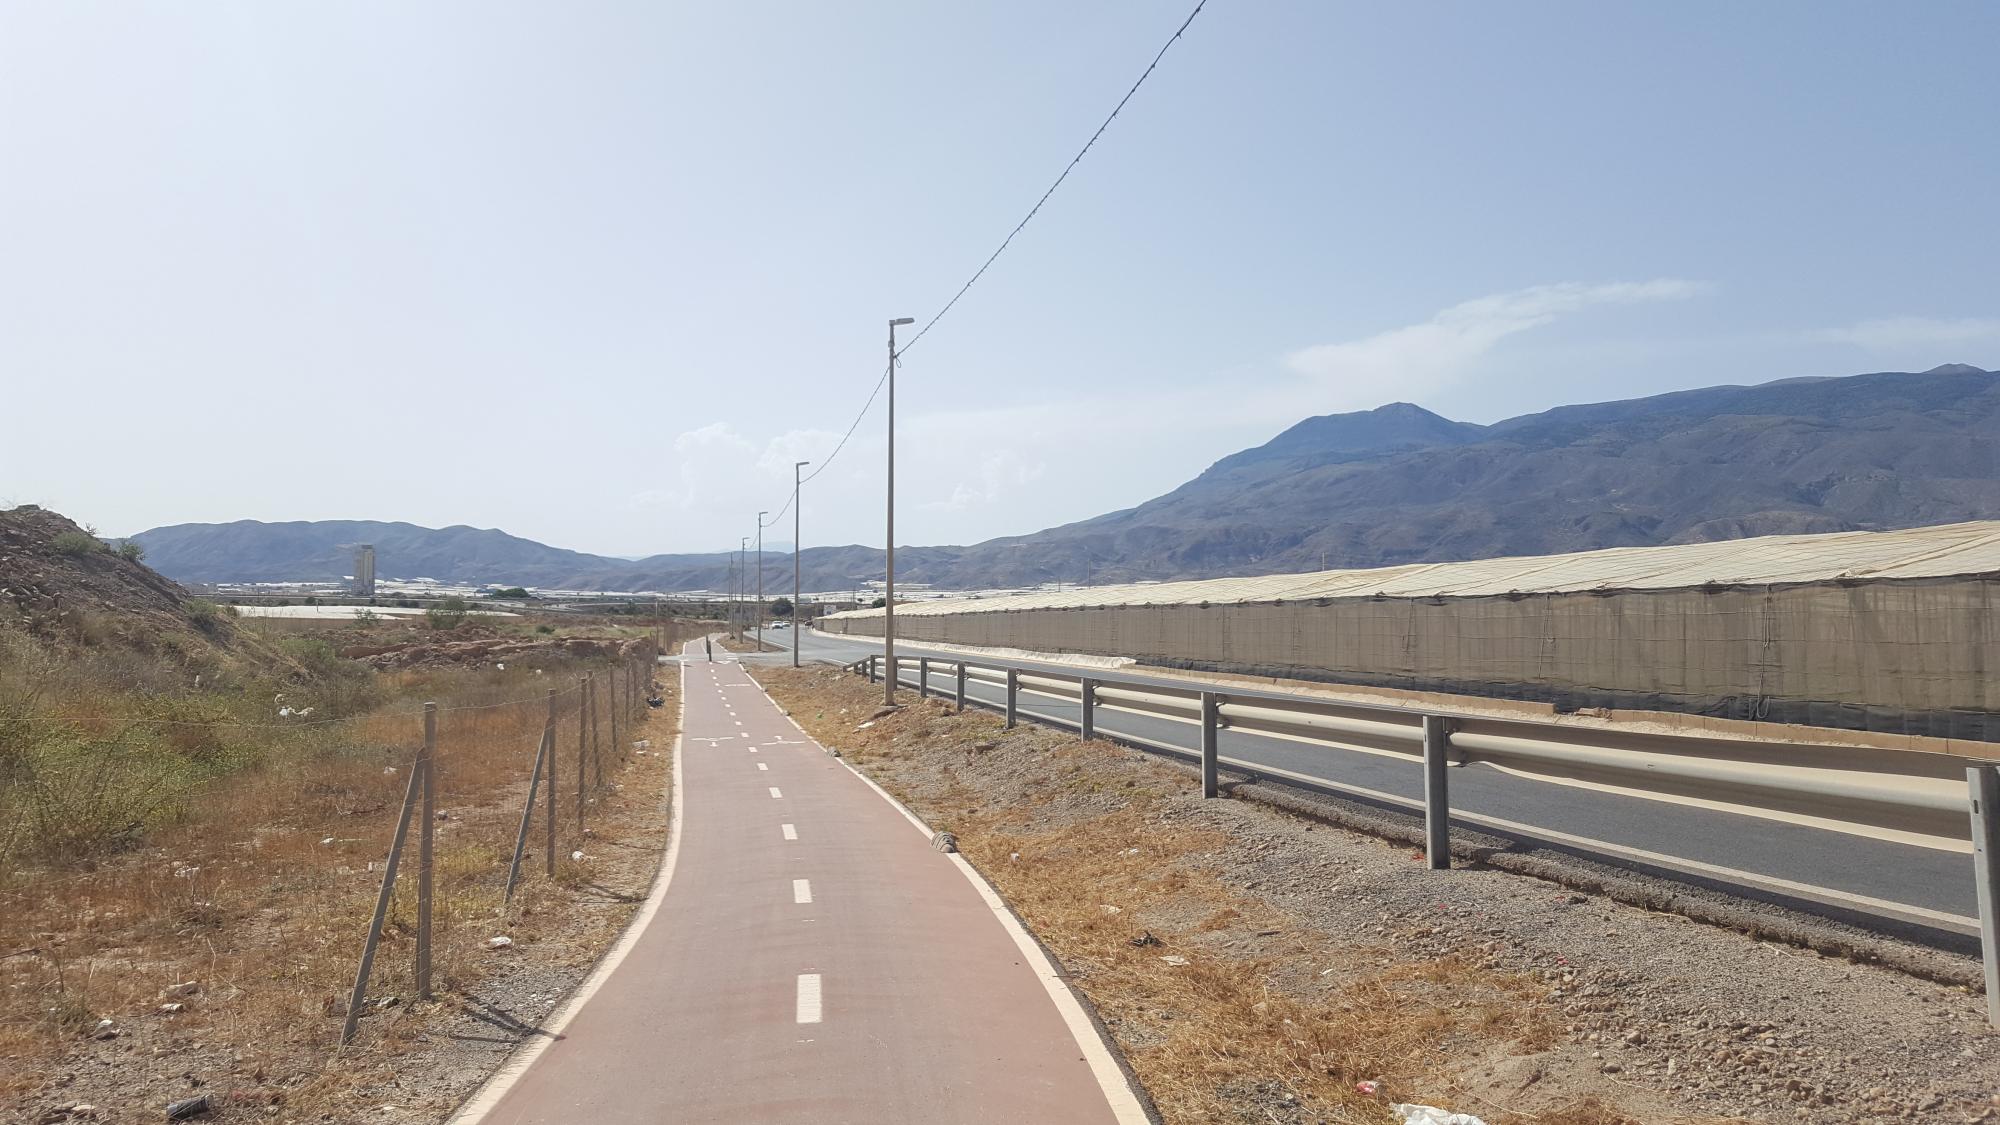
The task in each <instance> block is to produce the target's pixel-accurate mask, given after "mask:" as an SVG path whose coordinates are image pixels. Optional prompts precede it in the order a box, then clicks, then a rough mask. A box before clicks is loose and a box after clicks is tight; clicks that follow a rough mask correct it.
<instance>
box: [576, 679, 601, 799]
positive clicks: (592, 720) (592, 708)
mask: <svg viewBox="0 0 2000 1125" xmlns="http://www.w3.org/2000/svg"><path fill="white" fill-rule="evenodd" d="M576 692H577V695H576V697H577V699H578V700H579V701H581V704H582V707H583V709H582V710H580V711H578V712H577V713H576V830H577V831H578V832H582V831H583V787H584V780H585V779H586V778H588V777H589V776H590V746H591V744H592V743H594V742H595V741H596V740H595V739H592V740H591V741H590V742H586V741H584V737H585V735H587V734H589V733H590V728H591V727H593V726H595V725H596V723H597V703H596V700H594V699H592V698H591V696H593V695H595V694H597V693H596V692H594V691H592V690H591V683H590V673H588V672H585V673H584V674H583V679H582V680H581V681H579V682H578V683H577V685H576Z"/></svg>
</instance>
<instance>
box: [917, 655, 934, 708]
mask: <svg viewBox="0 0 2000 1125" xmlns="http://www.w3.org/2000/svg"><path fill="white" fill-rule="evenodd" d="M930 697H931V658H930V657H928V656H919V657H917V698H918V699H929V698H930Z"/></svg>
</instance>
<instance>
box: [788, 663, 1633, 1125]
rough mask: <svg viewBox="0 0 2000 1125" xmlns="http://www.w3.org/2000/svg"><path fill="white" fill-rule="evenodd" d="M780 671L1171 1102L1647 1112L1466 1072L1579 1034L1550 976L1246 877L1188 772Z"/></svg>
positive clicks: (792, 701) (1184, 1110) (1562, 1122)
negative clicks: (1402, 947)
mask: <svg viewBox="0 0 2000 1125" xmlns="http://www.w3.org/2000/svg"><path fill="white" fill-rule="evenodd" d="M765 682H766V684H767V686H769V687H770V689H771V691H772V693H773V694H774V695H776V696H777V697H778V698H779V700H780V701H781V702H782V703H784V705H785V706H786V707H787V708H788V709H790V710H791V711H792V712H793V714H794V715H796V716H798V717H799V718H800V720H801V722H803V723H804V725H805V726H806V727H807V729H808V730H810V731H812V733H813V734H814V736H815V737H817V738H819V739H821V740H822V741H823V742H825V743H826V744H827V745H830V746H837V747H839V748H840V749H841V750H842V752H843V753H844V754H846V755H847V756H848V758H849V759H850V760H851V761H853V762H854V763H855V764H856V765H857V766H858V767H860V768H862V769H864V770H866V771H868V772H869V773H870V775H871V776H873V777H875V778H876V780H877V781H879V782H880V783H882V784H883V785H884V786H885V787H886V788H888V789H890V790H891V792H893V793H895V794H896V796H897V797H898V798H899V799H901V800H904V801H905V802H906V803H908V804H910V806H911V807H912V808H913V809H915V810H916V811H917V812H918V813H919V815H921V816H923V817H925V818H926V819H927V820H928V821H929V822H930V823H931V824H932V825H933V826H934V827H937V828H940V829H947V830H949V831H951V832H953V833H955V834H956V835H957V837H958V841H959V848H960V850H961V851H962V852H964V853H965V854H966V856H967V858H969V859H970V860H971V861H972V862H973V863H974V864H975V865H976V866H977V867H978V868H979V869H980V870H981V871H982V872H984V873H985V874H986V875H987V877H988V878H990V879H992V880H993V882H994V883H995V885H996V886H997V887H998V888H999V890H1000V892H1001V893H1002V895H1004V896H1005V898H1006V899H1007V901H1008V902H1009V903H1010V904H1011V905H1012V906H1013V907H1014V909H1015V910H1016V911H1017V912H1018V913H1019V914H1020V915H1021V917H1022V918H1023V919H1024V920H1025V921H1026V922H1027V924H1028V926H1029V927H1030V928H1031V929H1032V930H1033V931H1034V932H1035V933H1036V934H1037V935H1038V936H1039V937H1040V938H1041V939H1042V940H1043V941H1044V942H1046V943H1047V944H1048V945H1049V947H1050V948H1051V949H1052V950H1053V951H1054V952H1055V953H1056V955H1057V956H1058V957H1059V958H1060V959H1061V961H1062V963H1063V964H1064V966H1065V967H1066V968H1067V969H1068V970H1069V972H1070V973H1071V975H1072V977H1073V979H1074V980H1075V981H1076V983H1077V984H1078V985H1079V987H1081V988H1082V990H1083V991H1084V992H1085V994H1086V995H1088V996H1089V998H1090V1000H1091V1001H1092V1003H1093V1004H1094V1005H1095V1006H1096V1007H1097V1009H1098V1011H1099V1013H1100V1014H1101V1015H1102V1017H1103V1018H1104V1020H1105V1022H1106V1024H1107V1026H1108V1027H1110V1028H1111V1029H1112V1031H1113V1034H1114V1036H1115V1037H1116V1038H1117V1040H1118V1042H1119V1045H1120V1046H1121V1047H1122V1048H1123V1050H1124V1053H1125V1055H1126V1057H1127V1059H1128V1060H1129V1062H1130V1063H1131V1065H1132V1067H1133V1069H1134V1071H1135V1072H1136V1073H1137V1075H1138V1076H1139V1078H1140V1081H1141V1082H1142V1083H1143V1085H1144V1086H1145V1088H1146V1090H1147V1091H1148V1092H1149V1093H1150V1095H1151V1096H1152V1098H1153V1100H1154V1102H1155V1104H1156V1105H1157V1106H1158V1108H1159V1109H1160V1111H1161V1113H1162V1115H1163V1116H1164V1117H1165V1119H1166V1120H1167V1121H1169V1122H1176V1123H1178V1122H1235V1121H1267V1120H1268V1121H1278V1122H1295V1121H1296V1122H1306V1121H1341V1122H1384V1121H1390V1120H1393V1118H1392V1117H1391V1115H1390V1114H1389V1112H1388V1110H1387V1107H1386V1104H1385V1102H1384V1100H1383V1099H1382V1098H1380V1097H1370V1096H1368V1095H1366V1094H1364V1093H1362V1092H1361V1091H1360V1090H1358V1089H1357V1083H1360V1082H1363V1081H1374V1082H1379V1083H1380V1084H1381V1089H1382V1091H1383V1092H1384V1093H1385V1094H1393V1095H1394V1096H1395V1097H1396V1099H1397V1100H1415V1101H1421V1102H1429V1103H1431V1104H1442V1105H1450V1106H1453V1107H1454V1108H1458V1109H1462V1110H1466V1111H1469V1112H1474V1113H1477V1114H1479V1115H1480V1116H1482V1117H1484V1118H1485V1119H1486V1120H1487V1121H1489V1122H1492V1123H1494V1125H1512V1123H1524V1122H1538V1123H1543V1125H1586V1123H1589V1125H1614V1123H1629V1122H1631V1121H1632V1120H1633V1119H1632V1118H1630V1117H1628V1116H1626V1115H1625V1114H1623V1113H1622V1112H1621V1111H1619V1110H1618V1109H1617V1108H1616V1107H1615V1106H1613V1105H1612V1104H1610V1103H1609V1102H1608V1101H1605V1100H1602V1099H1600V1098H1597V1097H1595V1096H1579V1097H1575V1098H1572V1099H1571V1100H1570V1101H1569V1102H1568V1103H1566V1104H1564V1103H1561V1102H1558V1103H1557V1104H1553V1105H1551V1104H1550V1102H1549V1100H1548V1099H1546V1098H1543V1099H1542V1101H1541V1103H1540V1107H1539V1109H1538V1112H1535V1113H1530V1112H1526V1111H1525V1110H1516V1109H1510V1108H1509V1107H1507V1106H1502V1105H1496V1104H1493V1103H1492V1102H1489V1101H1486V1100H1484V1099H1482V1098H1481V1097H1480V1096H1479V1095H1478V1094H1477V1093H1476V1092H1475V1091H1473V1090H1472V1089H1470V1088H1468V1086H1467V1085H1466V1084H1465V1083H1463V1082H1461V1081H1460V1076H1461V1075H1462V1074H1463V1073H1465V1064H1466V1063H1467V1062H1468V1061H1469V1060H1473V1059H1478V1058H1487V1059H1491V1058H1494V1057H1495V1056H1496V1055H1497V1056H1498V1057H1501V1058H1507V1057H1514V1056H1526V1055H1533V1054H1535V1053H1537V1052H1540V1051H1544V1050H1546V1049H1547V1048H1548V1047H1550V1046H1552V1045H1553V1044H1554V1043H1555V1042H1556V1041H1557V1040H1558V1039H1559V1038H1560V1037H1561V1033H1562V1028H1561V1026H1560V1025H1559V1024H1558V1022H1557V1021H1558V1019H1559V1013H1558V1012H1556V1011H1555V1010H1554V1009H1553V1007H1552V1006H1551V1005H1550V1004H1549V1003H1548V1002H1547V1000H1546V998H1545V997H1546V986H1545V985H1542V984H1541V983H1540V982H1538V981H1535V980H1533V979H1532V978H1529V977H1524V976H1518V975H1513V974H1509V973H1504V972H1499V971H1495V970H1492V969H1488V968H1484V967H1482V966H1481V965H1479V964H1477V963H1475V962H1474V961H1472V960H1468V959H1464V958H1459V957H1448V958H1445V959H1440V960H1428V959H1419V958H1413V957H1410V956H1408V955H1405V954H1402V953H1400V952H1399V951H1398V949H1397V947H1396V946H1395V944H1394V941H1393V939H1394V935H1384V936H1383V939H1382V942H1381V943H1380V944H1368V945H1357V944H1352V943H1343V942H1340V941H1337V940H1335V939H1332V938H1331V937H1329V935H1326V934H1324V933H1320V932H1316V931H1314V930H1312V929H1311V928H1309V927H1307V926H1304V925H1303V924H1301V923H1300V922H1299V920H1297V919H1295V918H1292V917H1290V916H1287V915H1286V914H1284V913H1283V912H1281V911H1280V910H1278V909H1276V908H1274V907H1272V906H1271V905H1269V904H1268V903H1266V902H1265V901H1263V900H1262V899H1260V898H1258V897H1256V896H1253V895H1247V894H1244V893H1240V891H1239V889H1238V888H1239V887H1240V886H1241V882H1240V876H1232V874H1231V872H1229V871H1228V870H1226V869H1225V868H1224V866H1223V865H1222V864H1220V863H1219V862H1218V860H1217V856H1218V854H1219V853H1221V852H1222V851H1223V850H1224V849H1225V846H1226V845H1227V844H1228V843H1229V841H1228V839H1227V838H1226V837H1224V836H1223V835H1222V834H1221V833H1218V832H1215V831H1213V830H1205V829H1198V828H1194V827H1192V826H1184V825H1180V824H1177V823H1176V822H1175V820H1174V818H1173V816H1172V808H1171V806H1172V804H1173V800H1172V799H1173V798H1175V797H1176V796H1180V795H1184V794H1185V793H1186V791H1187V785H1188V783H1187V782H1186V781H1185V780H1184V779H1183V778H1182V777H1181V776H1180V775H1179V774H1177V773H1174V772H1172V771H1168V770H1164V769H1160V768H1158V767H1156V766H1154V765H1152V764H1150V763H1145V762H1135V761H1133V760H1132V759H1133V755H1131V754H1129V753H1128V752H1126V751H1122V750H1119V749H1117V748H1115V747H1112V746H1110V745H1108V744H1101V743H1093V744H1089V745H1083V744H1079V743H1077V742H1076V741H1075V740H1074V739H1073V738H1068V737H1064V736H1062V735H1060V734H1056V733H1053V732H1049V731H1046V730H1039V729H1029V728H1023V729H1021V730H1017V731H1014V732H1006V731H1004V730H1003V729H1002V727H1001V724H1000V722H999V720H998V719H997V718H995V717H993V716H991V715H988V714H986V713H983V712H980V713H975V712H968V713H966V714H965V715H961V716H953V715H949V714H946V713H945V711H944V709H943V708H942V707H940V706H939V705H938V704H936V703H930V704H916V705H909V706H905V708H904V709H903V710H902V711H900V712H898V713H897V714H895V715H893V716H890V717H887V718H883V719H881V720H878V721H877V722H876V723H875V724H874V726H872V727H871V728H869V729H867V730H857V729H856V727H857V725H858V723H859V722H860V721H861V720H862V719H865V718H867V716H868V715H870V714H871V713H872V712H873V711H874V709H875V707H876V697H875V695H874V692H873V690H872V689H870V688H869V687H868V686H867V684H866V683H865V681H861V680H859V679H857V678H855V677H851V676H844V675H840V674H837V673H833V672H829V671H827V670H825V669H804V670H801V671H799V672H796V673H794V672H792V671H790V670H789V669H781V670H774V671H772V672H771V673H770V674H769V675H768V677H767V678H766V680H765ZM909 703H911V704H915V700H914V699H912V700H910V701H909ZM982 744H987V748H986V749H981V748H980V747H981V746H982ZM1360 908H1363V909H1365V905H1363V906H1362V907H1360ZM1170 957H1171V958H1174V959H1176V960H1175V962H1169V961H1168V960H1166V958H1170ZM1180 961H1184V962H1185V963H1177V962H1180ZM1488 1092H1489V1093H1490V1092H1491V1091H1488Z"/></svg>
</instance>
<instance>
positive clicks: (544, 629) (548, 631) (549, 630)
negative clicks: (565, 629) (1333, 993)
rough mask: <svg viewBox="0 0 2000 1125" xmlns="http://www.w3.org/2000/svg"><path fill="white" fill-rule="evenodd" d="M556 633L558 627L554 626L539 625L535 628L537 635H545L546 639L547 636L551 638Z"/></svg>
mask: <svg viewBox="0 0 2000 1125" xmlns="http://www.w3.org/2000/svg"><path fill="white" fill-rule="evenodd" d="M555 631H556V627H555V626H553V625H537V626H535V632H537V633H540V634H542V635H543V636H545V637H546V636H550V635H553V634H554V633H555Z"/></svg>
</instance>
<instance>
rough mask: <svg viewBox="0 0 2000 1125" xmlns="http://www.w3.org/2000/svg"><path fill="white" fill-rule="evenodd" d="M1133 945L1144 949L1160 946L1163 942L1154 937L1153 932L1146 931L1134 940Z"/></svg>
mask: <svg viewBox="0 0 2000 1125" xmlns="http://www.w3.org/2000/svg"><path fill="white" fill-rule="evenodd" d="M1132 944H1133V945H1135V946H1137V947H1139V948H1140V949H1144V948H1146V947H1147V946H1149V945H1159V944H1161V942H1160V939H1159V938H1156V937H1154V936H1153V931H1151V930H1146V931H1145V932H1143V933H1141V934H1140V935H1139V936H1138V937H1135V938H1133V939H1132Z"/></svg>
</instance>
